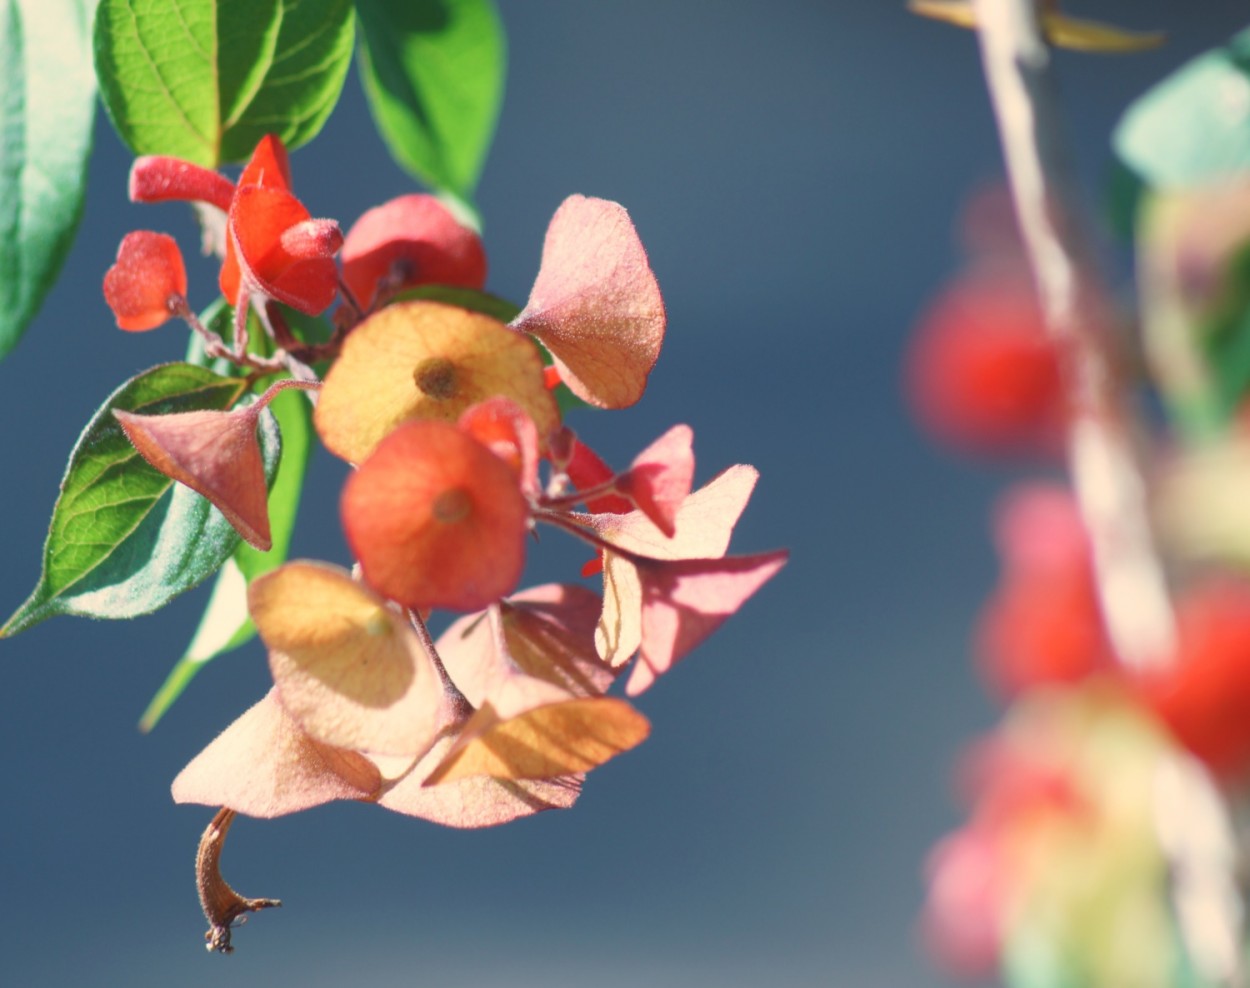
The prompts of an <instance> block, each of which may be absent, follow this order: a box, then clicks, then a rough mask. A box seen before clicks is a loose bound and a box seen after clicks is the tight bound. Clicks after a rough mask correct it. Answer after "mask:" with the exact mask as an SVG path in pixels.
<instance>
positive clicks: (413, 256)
mask: <svg viewBox="0 0 1250 988" xmlns="http://www.w3.org/2000/svg"><path fill="white" fill-rule="evenodd" d="M343 280H344V281H345V282H346V283H347V287H348V288H349V289H351V292H352V294H353V295H355V296H356V301H357V302H359V303H360V305H361V306H362V307H363V308H364V309H365V310H366V311H367V310H369V309H371V308H373V305H374V303H375V301H377V300H378V298H379V296H383V297H384V296H386V295H388V294H391V293H394V292H397V291H400V290H401V289H404V288H411V287H413V286H415V285H425V284H436V285H457V286H461V287H464V288H477V289H480V288H481V287H482V286H483V285H485V284H486V254H485V252H484V251H483V250H482V242H481V240H479V239H478V236H477V234H476V233H474V232H473V231H472V230H470V229H469V228H468V227H465V226H462V225H461V224H460V223H459V222H457V220H456V218H455V217H454V216H453V215H452V214H451V211H450V210H449V209H448V208H447V207H446V206H444V205H443V204H442V203H441V202H439V201H438V200H437V199H436V198H434V196H429V195H421V194H419V193H414V194H412V195H406V196H400V197H399V198H397V199H392V200H391V201H390V202H386V203H383V204H382V205H381V206H375V207H374V208H373V209H370V210H369V211H368V212H366V213H365V214H364V215H363V216H361V217H360V219H358V220H357V221H356V222H355V223H354V224H352V228H351V229H350V230H348V231H347V238H346V239H345V240H344V241H343Z"/></svg>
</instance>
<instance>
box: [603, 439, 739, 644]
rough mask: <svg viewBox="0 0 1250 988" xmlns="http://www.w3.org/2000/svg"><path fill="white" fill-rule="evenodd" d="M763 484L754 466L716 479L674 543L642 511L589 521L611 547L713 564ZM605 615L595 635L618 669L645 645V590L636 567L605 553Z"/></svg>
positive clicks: (681, 515)
mask: <svg viewBox="0 0 1250 988" xmlns="http://www.w3.org/2000/svg"><path fill="white" fill-rule="evenodd" d="M757 479H759V473H758V471H757V470H756V469H755V468H754V467H751V466H746V465H744V464H738V465H737V466H733V467H730V468H729V469H728V470H726V471H724V473H722V474H720V475H719V476H717V477H715V478H714V479H712V480H711V481H709V482H708V483H707V484H705V485H704V486H703V487H701V488H699V490H697V491H695V492H694V493H693V494H691V495H690V496H689V497H687V498H686V499H685V501H684V502H683V503H682V506H681V508H680V509H679V510H678V512H677V518H676V531H675V534H674V536H673V537H672V538H671V539H670V538H668V537H666V536H665V535H664V533H663V532H661V531H660V530H659V529H658V528H657V527H656V525H655V523H654V522H653V521H651V519H649V518H648V517H647V516H646V515H645V514H643V512H641V511H631V512H629V513H628V514H624V515H618V514H597V515H589V516H585V520H586V522H587V523H588V524H589V525H590V527H592V528H593V529H594V530H595V532H596V533H597V534H598V535H599V536H600V537H601V538H603V539H604V540H605V541H606V542H608V543H610V544H611V545H613V546H619V547H620V548H621V549H624V550H626V552H631V553H636V554H637V555H639V556H646V557H647V558H650V559H713V558H718V557H720V556H723V555H724V554H725V552H726V550H727V549H728V548H729V540H730V537H731V536H732V534H733V529H734V525H736V524H737V523H738V518H739V517H740V516H741V515H742V512H743V510H744V509H745V508H746V506H747V501H749V500H750V498H751V492H752V491H753V490H754V489H755V482H756V480H757ZM603 555H604V565H603V614H602V616H601V617H600V619H599V628H598V630H597V631H596V633H595V644H596V646H597V647H598V649H599V654H600V655H601V656H603V658H605V659H607V660H608V661H609V662H611V663H612V665H614V666H619V665H622V664H624V663H625V662H627V661H628V660H629V658H630V657H631V656H632V655H633V654H634V652H636V651H637V650H638V646H639V643H640V642H641V641H642V587H641V585H640V583H639V580H638V573H637V570H636V569H635V567H634V564H633V563H632V562H630V560H629V559H627V558H625V556H624V555H621V554H618V553H615V552H605V553H604V554H603Z"/></svg>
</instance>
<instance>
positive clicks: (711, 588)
mask: <svg viewBox="0 0 1250 988" xmlns="http://www.w3.org/2000/svg"><path fill="white" fill-rule="evenodd" d="M789 555H790V554H789V553H788V552H787V551H786V550H784V549H780V550H777V551H774V552H765V553H760V554H758V555H754V556H726V557H723V558H720V559H679V560H674V561H668V562H661V561H654V560H639V559H635V560H634V564H635V566H636V567H637V570H638V574H639V577H640V579H641V584H642V643H641V647H640V650H639V655H638V662H637V663H636V664H635V665H634V670H633V672H632V673H631V675H630V677H629V682H628V683H626V685H625V692H626V693H628V694H629V695H630V696H637V695H638V694H639V693H641V692H643V691H644V690H646V689H647V688H648V687H650V686H651V684H652V683H654V682H655V680H656V677H657V676H659V675H661V674H662V673H665V672H667V671H668V670H669V669H671V668H672V666H673V664H674V663H675V662H677V661H678V660H679V659H681V658H683V657H684V656H685V655H687V654H688V653H689V652H690V651H691V650H692V649H693V648H694V647H695V646H696V645H698V644H699V643H701V642H702V641H703V640H704V639H705V638H707V637H708V635H710V634H711V633H712V632H713V631H715V630H716V629H717V628H719V627H720V626H721V625H722V624H723V623H724V621H725V619H726V618H728V617H729V616H730V615H732V614H734V613H735V612H736V611H737V610H738V608H740V607H741V606H742V605H743V604H744V603H746V601H747V599H748V598H750V597H751V596H752V595H753V594H754V593H755V591H757V590H758V589H759V588H760V587H762V586H763V585H764V584H765V583H767V582H768V581H769V580H770V579H772V577H773V576H775V575H776V574H777V572H778V571H779V570H780V569H781V567H782V566H784V565H785V563H786V560H787V559H788V558H789Z"/></svg>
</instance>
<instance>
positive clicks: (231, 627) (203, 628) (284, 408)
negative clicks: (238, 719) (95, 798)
mask: <svg viewBox="0 0 1250 988" xmlns="http://www.w3.org/2000/svg"><path fill="white" fill-rule="evenodd" d="M269 407H270V408H271V409H272V410H273V413H274V416H275V417H276V418H277V420H278V426H279V428H280V430H281V432H282V462H281V463H280V464H279V466H278V475H277V478H276V479H275V480H274V483H273V487H272V488H271V489H270V492H269V526H270V531H271V533H272V535H273V548H271V549H270V550H269V551H268V552H260V551H259V550H257V549H254V548H252V546H250V545H248V544H247V543H246V542H240V543H239V545H238V547H237V548H236V549H235V550H234V555H233V556H231V558H230V559H227V560H226V564H225V565H224V566H223V567H222V568H221V572H220V573H218V574H217V582H216V583H215V584H214V585H213V592H212V596H210V597H209V600H208V606H207V607H206V608H205V610H204V616H203V617H202V618H201V619H200V624H199V627H198V628H197V629H196V632H195V636H194V637H193V638H192V639H191V644H190V645H189V646H187V650H186V652H184V653H183V655H182V657H181V658H180V659H179V660H178V661H177V662H176V663H175V664H174V667H173V669H171V670H170V673H169V676H168V677H167V678H166V679H165V682H164V683H162V684H161V687H160V689H158V690H157V691H156V695H155V696H153V697H152V700H151V702H150V703H149V704H148V706H147V709H146V710H145V711H144V712H143V716H142V717H141V718H140V719H139V729H140V730H141V731H145V732H146V731H150V730H151V729H152V728H153V727H155V726H156V724H157V722H158V721H159V720H160V719H161V717H163V716H164V714H165V711H167V710H168V709H169V708H170V707H171V706H172V705H173V703H174V701H175V700H177V699H178V697H179V696H180V695H181V694H182V692H183V690H185V689H186V688H187V685H188V684H189V683H190V682H191V680H192V679H193V678H195V675H196V673H198V672H199V671H200V670H201V669H202V668H204V666H205V665H206V664H207V663H208V662H209V661H211V660H212V659H215V658H216V657H217V656H219V655H223V654H224V653H226V652H229V651H232V650H233V649H236V648H238V647H239V646H240V645H244V644H246V643H247V642H248V641H250V640H251V638H252V636H253V635H255V634H256V628H255V626H254V625H253V624H252V621H251V618H250V617H248V612H247V585H248V583H249V582H250V581H251V580H254V579H255V578H256V577H258V576H260V575H261V574H262V573H267V572H269V571H270V570H272V569H277V567H279V566H281V565H282V563H284V562H285V561H286V558H287V552H288V551H289V549H290V545H291V533H292V531H293V530H294V528H295V516H296V514H297V512H298V510H299V501H300V494H301V492H302V491H303V487H304V475H305V473H306V471H307V469H308V460H309V456H310V454H311V452H312V445H313V436H314V433H313V426H312V408H311V406H310V404H309V402H308V399H307V397H306V396H305V394H304V393H302V392H299V391H295V390H289V391H284V392H282V393H281V394H279V395H278V396H277V397H276V398H274V400H273V401H272V402H271V403H270V405H269Z"/></svg>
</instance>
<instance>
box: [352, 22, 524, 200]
mask: <svg viewBox="0 0 1250 988" xmlns="http://www.w3.org/2000/svg"><path fill="white" fill-rule="evenodd" d="M356 13H357V15H358V16H359V18H360V27H361V44H360V76H361V81H362V83H363V85H364V90H365V96H366V97H367V98H368V101H369V109H370V110H371V112H372V113H373V119H374V122H375V123H376V124H377V127H378V131H379V132H380V133H381V135H382V139H383V140H384V141H385V142H386V146H387V148H388V149H389V150H390V152H391V156H392V157H393V158H394V159H395V161H396V162H397V163H398V164H399V165H400V167H402V168H403V169H404V170H406V171H407V172H409V173H410V174H411V175H413V176H414V177H416V178H418V179H420V180H421V181H423V182H425V183H427V184H428V185H430V186H431V187H432V188H434V189H437V190H439V191H442V192H446V193H451V194H452V195H453V196H455V197H456V198H457V199H459V200H460V201H461V202H463V203H465V204H471V202H472V197H473V190H474V188H476V186H477V180H478V176H479V175H480V174H481V171H482V165H483V162H484V161H485V159H486V152H487V151H488V149H489V148H490V142H491V138H492V137H493V135H494V132H495V121H496V119H497V118H498V116H499V106H500V102H501V101H502V98H503V86H504V75H505V70H506V58H507V53H506V44H505V39H504V33H503V26H502V23H501V22H500V19H499V14H498V12H497V11H496V9H495V5H494V3H492V2H491V0H356Z"/></svg>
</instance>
